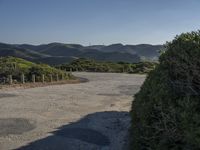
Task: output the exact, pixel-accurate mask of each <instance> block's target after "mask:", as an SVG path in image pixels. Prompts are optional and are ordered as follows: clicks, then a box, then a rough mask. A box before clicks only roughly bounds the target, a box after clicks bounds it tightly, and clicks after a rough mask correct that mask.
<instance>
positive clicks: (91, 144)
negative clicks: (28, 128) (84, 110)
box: [15, 111, 130, 150]
mask: <svg viewBox="0 0 200 150" xmlns="http://www.w3.org/2000/svg"><path fill="white" fill-rule="evenodd" d="M129 124H130V117H129V112H124V111H121V112H118V111H105V112H96V113H93V114H88V115H86V116H85V117H83V118H81V119H80V120H78V121H77V122H71V123H69V124H67V125H64V126H61V127H59V128H58V129H56V131H53V132H51V133H50V134H51V135H50V136H48V137H46V138H43V139H39V140H37V141H33V142H31V143H29V144H27V145H25V146H22V147H20V148H17V149H15V150H79V149H80V150H100V149H104V148H105V149H109V150H111V149H113V150H114V149H118V148H119V149H120V147H122V146H123V144H124V143H126V141H124V138H125V137H126V135H127V132H128V128H129Z"/></svg>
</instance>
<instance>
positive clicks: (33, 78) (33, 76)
mask: <svg viewBox="0 0 200 150" xmlns="http://www.w3.org/2000/svg"><path fill="white" fill-rule="evenodd" d="M32 82H33V83H35V75H34V74H33V75H32Z"/></svg>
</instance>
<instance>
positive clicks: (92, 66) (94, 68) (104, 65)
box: [57, 58, 157, 73]
mask: <svg viewBox="0 0 200 150" xmlns="http://www.w3.org/2000/svg"><path fill="white" fill-rule="evenodd" d="M156 65H157V63H155V62H140V63H135V64H132V63H126V62H119V63H114V62H97V61H94V60H90V59H84V58H80V59H76V60H74V61H72V62H71V63H70V64H63V65H59V66H57V68H60V69H62V70H67V71H70V69H72V71H88V72H116V73H122V72H127V73H148V72H149V71H151V70H152V69H154V67H155V66H156Z"/></svg>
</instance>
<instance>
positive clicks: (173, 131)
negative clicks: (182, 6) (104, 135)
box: [130, 31, 200, 150]
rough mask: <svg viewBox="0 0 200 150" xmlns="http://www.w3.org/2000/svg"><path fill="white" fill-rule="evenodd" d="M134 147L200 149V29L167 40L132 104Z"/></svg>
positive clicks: (132, 138) (136, 148)
mask: <svg viewBox="0 0 200 150" xmlns="http://www.w3.org/2000/svg"><path fill="white" fill-rule="evenodd" d="M131 115H132V128H131V135H130V136H131V149H133V150H169V149H170V150H199V149H200V31H198V32H191V33H185V34H181V35H180V36H177V37H176V38H175V39H174V40H173V41H172V42H169V43H167V44H166V52H164V53H163V54H162V55H161V57H160V64H159V65H158V66H157V67H156V69H155V70H154V71H152V72H151V73H150V74H149V75H148V77H147V79H146V81H145V82H144V84H143V86H142V87H141V90H140V92H139V93H137V94H136V95H135V100H134V101H133V104H132V111H131Z"/></svg>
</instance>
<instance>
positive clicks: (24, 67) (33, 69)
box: [0, 57, 72, 82]
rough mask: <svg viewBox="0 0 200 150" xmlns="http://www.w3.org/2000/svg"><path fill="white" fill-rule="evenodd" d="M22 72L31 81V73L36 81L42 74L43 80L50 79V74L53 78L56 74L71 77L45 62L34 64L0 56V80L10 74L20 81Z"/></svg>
mask: <svg viewBox="0 0 200 150" xmlns="http://www.w3.org/2000/svg"><path fill="white" fill-rule="evenodd" d="M22 74H24V75H25V77H26V78H25V80H26V81H31V78H32V75H35V76H36V81H41V80H42V75H45V81H50V75H52V77H53V79H55V78H56V76H57V74H58V76H59V78H61V77H63V78H64V79H70V78H72V76H71V75H70V74H66V73H65V72H64V71H61V70H59V69H56V68H53V67H50V66H49V65H46V64H35V63H32V62H30V61H26V60H23V59H21V58H15V57H0V79H1V82H3V81H4V82H6V78H7V77H8V75H12V77H13V79H15V80H16V81H20V78H21V75H22Z"/></svg>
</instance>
